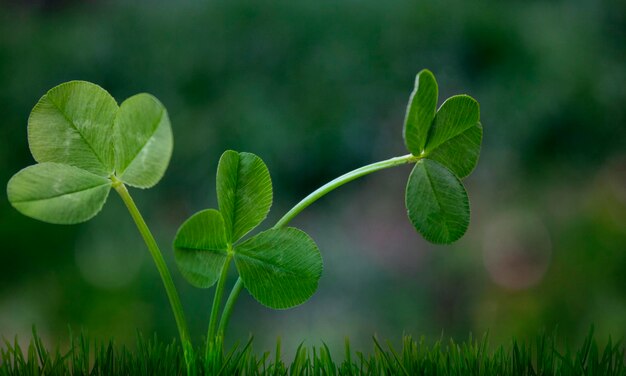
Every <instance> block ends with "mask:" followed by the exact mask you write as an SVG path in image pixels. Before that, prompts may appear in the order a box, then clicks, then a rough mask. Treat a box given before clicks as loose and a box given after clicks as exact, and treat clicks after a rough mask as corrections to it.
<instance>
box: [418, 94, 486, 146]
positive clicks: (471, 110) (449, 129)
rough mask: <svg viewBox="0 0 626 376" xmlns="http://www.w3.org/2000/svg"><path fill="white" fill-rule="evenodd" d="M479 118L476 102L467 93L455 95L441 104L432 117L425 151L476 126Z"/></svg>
mask: <svg viewBox="0 0 626 376" xmlns="http://www.w3.org/2000/svg"><path fill="white" fill-rule="evenodd" d="M479 120H480V110H479V108H478V102H476V100H475V99H474V98H472V97H470V96H468V95H455V96H452V97H450V98H448V99H446V101H445V102H443V104H442V105H441V108H439V111H437V114H436V115H435V118H434V119H433V124H432V126H431V128H430V132H429V134H428V141H427V142H426V152H427V153H429V152H430V151H432V150H435V149H436V148H437V147H439V146H440V145H442V144H443V143H445V142H447V141H449V140H451V139H453V138H455V137H456V136H458V135H460V134H462V133H463V132H465V131H467V130H468V129H470V128H471V127H474V126H476V123H478V121H479Z"/></svg>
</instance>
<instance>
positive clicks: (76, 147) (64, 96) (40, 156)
mask: <svg viewBox="0 0 626 376" xmlns="http://www.w3.org/2000/svg"><path fill="white" fill-rule="evenodd" d="M117 110H118V107H117V103H116V102H115V99H113V97H111V95H109V93H107V92H106V91H105V90H104V89H103V88H101V87H100V86H98V85H95V84H92V83H89V82H85V81H70V82H66V83H63V84H61V85H59V86H56V87H54V88H52V89H51V90H50V91H48V93H47V94H46V95H44V96H43V97H42V98H41V99H40V100H39V102H38V103H37V104H36V105H35V107H34V108H33V110H32V112H31V114H30V117H29V118H28V143H29V145H30V151H31V153H32V154H33V157H34V158H35V160H36V161H37V162H57V163H63V164H68V165H71V166H75V167H80V168H82V169H85V170H87V171H89V172H92V173H94V174H97V175H101V176H109V175H110V174H111V173H112V172H113V168H114V157H113V120H114V119H115V114H116V113H117Z"/></svg>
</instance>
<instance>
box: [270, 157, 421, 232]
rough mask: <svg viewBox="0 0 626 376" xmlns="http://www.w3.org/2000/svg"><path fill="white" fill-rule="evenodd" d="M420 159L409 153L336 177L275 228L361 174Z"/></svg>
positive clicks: (286, 222)
mask: <svg viewBox="0 0 626 376" xmlns="http://www.w3.org/2000/svg"><path fill="white" fill-rule="evenodd" d="M419 159H420V157H416V156H414V155H412V154H407V155H403V156H401V157H395V158H390V159H387V160H384V161H380V162H376V163H372V164H369V165H367V166H363V167H360V168H357V169H356V170H353V171H350V172H348V173H346V174H343V175H341V176H340V177H338V178H335V179H333V180H331V181H329V182H328V183H326V184H324V185H322V186H321V187H319V188H318V189H316V190H315V191H313V193H311V194H310V195H308V196H306V197H305V198H304V199H302V201H300V202H299V203H298V204H297V205H296V206H294V207H293V208H291V210H289V211H288V212H287V214H285V215H284V216H283V217H282V218H281V219H280V220H279V221H278V222H276V224H275V225H274V228H281V227H285V226H287V224H288V223H289V222H291V220H292V219H294V217H295V216H296V215H298V214H299V213H300V212H301V211H303V210H304V209H306V208H307V207H308V206H309V205H311V204H312V203H314V202H315V201H317V200H318V199H320V198H321V197H323V196H325V195H326V194H327V193H328V192H331V191H333V190H335V189H337V188H339V187H341V186H342V185H344V184H346V183H349V182H351V181H352V180H355V179H358V178H360V177H361V176H365V175H368V174H371V173H372V172H376V171H380V170H384V169H386V168H390V167H395V166H399V165H402V164H406V163H414V162H417V161H418V160H419Z"/></svg>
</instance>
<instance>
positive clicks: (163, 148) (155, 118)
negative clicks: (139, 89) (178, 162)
mask: <svg viewBox="0 0 626 376" xmlns="http://www.w3.org/2000/svg"><path fill="white" fill-rule="evenodd" d="M172 148H173V141H172V129H171V126H170V120H169V117H168V116H167V111H166V110H165V107H163V105H162V104H161V102H159V100H158V99H156V98H155V97H153V96H152V95H150V94H137V95H134V96H132V97H130V98H128V99H126V100H125V101H124V102H123V103H122V104H121V106H120V110H119V112H118V113H117V117H116V118H115V170H116V175H117V176H118V178H119V179H120V180H122V181H123V182H124V183H126V184H128V185H131V186H134V187H138V188H150V187H152V186H153V185H155V184H156V183H158V182H159V180H161V178H162V177H163V174H164V173H165V170H166V169H167V165H168V163H169V161H170V157H171V156H172Z"/></svg>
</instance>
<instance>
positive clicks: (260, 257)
mask: <svg viewBox="0 0 626 376" xmlns="http://www.w3.org/2000/svg"><path fill="white" fill-rule="evenodd" d="M217 199H218V205H219V211H218V210H215V209H207V210H203V211H200V212H198V213H196V214H194V215H193V216H191V217H190V218H189V219H188V220H187V221H185V222H184V223H183V224H182V226H181V227H180V229H179V230H178V233H177V234H176V238H175V239H174V252H175V257H176V263H177V264H178V268H179V269H180V271H181V273H182V275H183V276H184V277H185V278H186V279H187V281H188V282H190V283H191V284H192V285H194V286H197V287H201V288H208V287H211V286H212V285H213V284H215V283H216V281H217V280H218V279H219V277H220V274H221V272H222V270H223V268H224V267H225V265H226V266H227V264H228V262H229V261H230V259H231V258H234V260H235V266H236V267H237V271H238V272H239V275H240V277H241V279H242V280H243V283H244V286H245V287H246V289H248V291H249V292H250V294H251V295H252V296H253V297H254V298H255V299H256V300H258V301H259V302H260V303H261V304H264V305H266V306H268V307H270V308H274V309H285V308H290V307H294V306H296V305H299V304H301V303H303V302H305V301H306V300H307V299H308V298H309V297H311V295H313V293H314V292H315V290H317V285H318V282H319V279H320V276H321V274H322V257H321V255H320V252H319V250H318V248H317V245H316V244H315V242H314V241H313V239H311V237H310V236H309V235H307V234H306V233H305V232H303V231H301V230H299V229H296V228H293V227H288V228H272V229H269V230H266V231H263V232H260V233H258V234H256V235H255V236H253V237H251V238H249V239H247V240H244V241H241V239H242V237H243V236H244V235H246V234H247V233H248V232H250V231H251V230H252V229H254V228H255V227H257V226H258V225H259V224H260V223H261V222H262V221H263V220H264V219H265V217H266V216H267V214H268V212H269V210H270V207H271V205H272V181H271V179H270V174H269V171H268V169H267V167H266V166H265V163H263V161H262V160H261V158H259V157H258V156H256V155H254V154H251V153H238V152H235V151H232V150H229V151H226V152H225V153H224V154H223V155H222V157H221V158H220V161H219V165H218V169H217Z"/></svg>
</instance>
